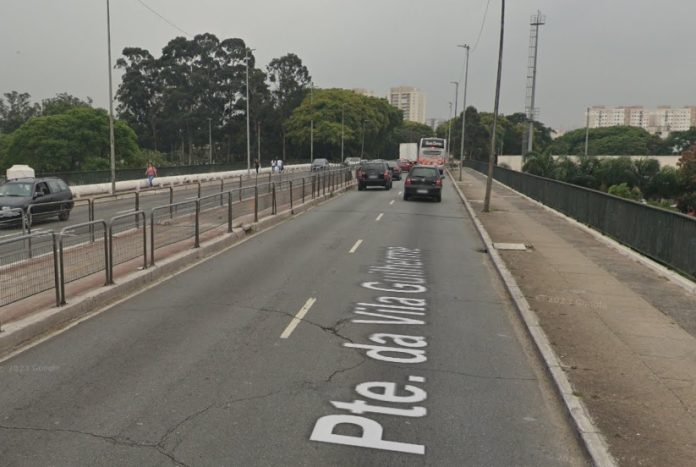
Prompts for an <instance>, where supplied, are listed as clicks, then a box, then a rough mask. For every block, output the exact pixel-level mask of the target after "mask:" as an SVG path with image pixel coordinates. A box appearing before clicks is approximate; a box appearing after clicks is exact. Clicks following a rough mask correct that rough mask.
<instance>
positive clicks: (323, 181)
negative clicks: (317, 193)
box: [321, 172, 326, 196]
mask: <svg viewBox="0 0 696 467" xmlns="http://www.w3.org/2000/svg"><path fill="white" fill-rule="evenodd" d="M323 175H324V180H322V181H321V190H322V192H321V194H322V195H324V196H326V172H324V173H323Z"/></svg>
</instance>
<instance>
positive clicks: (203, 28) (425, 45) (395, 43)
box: [0, 0, 696, 129]
mask: <svg viewBox="0 0 696 467" xmlns="http://www.w3.org/2000/svg"><path fill="white" fill-rule="evenodd" d="M143 1H144V2H145V3H147V4H148V5H149V6H151V7H152V8H153V9H155V10H157V11H158V12H159V13H161V14H162V15H163V16H165V17H166V18H167V19H168V20H170V21H171V22H172V23H174V24H175V25H176V26H178V27H179V28H181V29H183V30H185V31H186V32H188V33H189V34H191V35H195V34H198V33H202V32H211V33H213V34H215V35H217V36H218V38H220V39H224V38H229V37H239V38H242V39H244V40H245V41H247V43H248V45H249V46H250V47H252V48H255V49H256V52H255V54H256V57H257V64H258V65H259V66H261V65H263V66H264V67H265V65H266V64H267V63H268V62H269V61H270V60H271V59H273V58H275V57H279V56H282V55H284V54H286V53H288V52H294V53H296V54H297V55H298V56H299V57H300V58H301V59H302V60H303V61H304V63H305V65H307V67H308V68H309V70H310V73H311V74H312V77H313V79H314V82H315V83H316V85H317V86H319V87H345V88H358V87H359V88H367V89H371V90H373V91H375V92H376V93H378V95H380V96H385V95H386V93H387V91H388V89H389V87H391V86H396V85H402V84H403V85H412V86H416V87H418V88H420V89H422V90H423V91H424V92H425V93H426V96H427V116H428V117H447V116H448V113H449V106H448V102H449V101H452V100H454V86H453V85H451V84H449V82H450V81H453V80H460V79H461V78H463V65H464V50H463V49H461V48H457V47H456V45H457V44H461V43H469V44H471V45H472V46H473V44H474V43H475V41H476V38H477V36H478V33H479V30H480V28H481V24H482V19H483V16H484V10H485V7H486V3H487V1H488V0H428V1H425V0H352V1H346V0H343V1H338V0H256V1H230V0H196V1H191V0H186V1H184V0H143ZM500 3H501V0H490V8H489V11H488V15H487V19H486V22H485V24H484V28H483V32H482V34H481V38H480V42H479V44H478V46H477V48H476V50H474V51H472V54H471V61H470V74H469V91H468V104H469V105H474V106H476V107H477V108H479V109H480V110H487V111H490V110H492V107H493V98H494V90H495V73H496V63H497V45H498V34H499V24H500ZM537 9H540V10H541V12H542V13H543V14H545V15H546V17H547V24H546V25H545V26H542V28H541V32H540V48H539V72H538V84H537V107H538V108H539V109H540V112H541V113H540V119H541V120H542V121H543V122H544V123H546V124H547V125H551V126H552V127H554V128H564V129H569V128H574V127H579V126H583V125H584V109H585V107H587V106H589V105H598V104H607V105H646V106H657V105H662V104H664V105H689V104H696V99H695V98H694V97H693V94H694V87H695V84H696V80H695V79H694V77H695V76H694V75H695V71H696V61H695V60H694V59H693V56H694V53H693V51H692V49H693V47H692V37H693V34H691V29H692V25H693V18H695V17H696V2H694V1H693V0H662V1H660V2H656V1H654V0H508V1H507V11H506V18H505V23H506V30H505V48H504V58H503V81H502V93H501V111H502V112H503V113H506V114H507V113H512V112H516V111H523V110H524V100H525V86H526V72H527V70H526V67H527V54H528V41H529V18H530V16H531V15H532V14H534V13H535V12H536V10H537ZM111 21H112V41H113V45H112V50H113V56H114V61H115V60H116V58H118V56H119V55H120V52H121V50H122V49H123V48H124V47H126V46H138V47H143V48H146V49H148V50H149V51H150V52H151V53H152V54H153V55H155V56H159V54H160V52H161V49H162V47H163V46H164V45H165V44H166V43H167V42H168V41H169V40H170V39H172V38H173V37H175V36H177V35H182V33H181V32H180V31H178V30H177V29H175V28H173V27H172V26H170V25H169V24H167V23H166V22H165V21H163V20H162V19H160V18H158V17H157V16H156V15H154V14H153V13H151V12H150V11H148V10H147V9H146V8H145V7H143V6H142V5H141V4H140V3H139V2H138V0H111ZM0 63H2V67H1V68H0V92H7V91H11V90H17V91H22V92H29V93H30V94H31V95H32V99H33V100H35V101H38V100H40V99H42V98H46V97H51V96H53V95H55V94H56V93H59V92H68V93H71V94H73V95H76V96H79V97H83V98H84V97H86V96H90V97H92V98H93V99H94V101H95V103H96V104H97V105H99V106H102V107H106V106H107V103H108V85H107V59H106V2H105V0H101V1H100V0H0ZM114 79H115V83H114V88H115V87H116V86H117V84H118V83H119V82H120V77H119V76H118V75H115V76H114ZM462 87H463V85H462ZM460 90H461V89H460ZM461 97H462V96H461V93H460V103H459V106H460V107H461Z"/></svg>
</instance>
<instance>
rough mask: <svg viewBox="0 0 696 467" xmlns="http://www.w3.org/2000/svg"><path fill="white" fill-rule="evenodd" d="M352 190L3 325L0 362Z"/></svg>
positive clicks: (238, 230) (328, 195)
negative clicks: (64, 303) (62, 303)
mask: <svg viewBox="0 0 696 467" xmlns="http://www.w3.org/2000/svg"><path fill="white" fill-rule="evenodd" d="M352 187H353V183H350V184H349V185H347V186H345V187H339V188H336V189H334V193H333V195H332V194H331V193H328V192H327V193H326V194H325V195H319V196H318V197H316V198H315V199H310V200H306V201H305V203H303V204H301V205H298V206H294V207H293V210H292V211H291V210H290V209H287V210H285V211H280V212H278V213H277V214H275V215H270V216H267V217H264V218H261V219H259V221H258V222H256V223H252V224H250V225H251V229H248V228H247V229H245V228H236V229H233V232H232V233H227V232H225V234H224V235H222V236H221V237H219V238H218V239H215V240H211V241H209V242H208V243H206V244H203V245H201V247H200V248H196V249H190V250H186V251H183V252H180V253H177V254H175V255H173V256H171V257H169V258H164V259H162V260H159V261H158V262H157V263H156V264H155V265H154V266H151V267H149V268H147V269H143V270H140V271H137V272H133V273H131V274H128V275H127V276H124V277H122V278H120V279H119V280H118V283H116V284H114V285H109V286H105V287H99V288H98V289H95V290H92V291H90V292H88V293H86V294H84V295H82V296H76V297H73V298H71V300H70V302H69V303H68V304H66V305H64V306H62V307H53V308H50V309H47V310H43V311H40V312H37V313H34V314H32V315H31V316H28V317H26V318H23V319H21V320H18V321H13V322H10V323H7V324H4V325H3V327H2V332H0V362H1V361H3V360H6V359H8V358H11V357H12V356H14V355H16V354H17V353H19V352H22V351H24V350H26V349H27V348H30V347H31V346H33V345H37V344H39V343H40V342H42V341H43V340H46V339H48V338H50V337H51V336H52V334H53V333H54V332H56V331H59V330H65V329H69V328H70V327H71V326H73V325H75V324H77V323H79V322H81V321H83V320H85V319H89V318H90V317H92V316H96V315H97V314H99V313H101V312H103V311H106V310H108V309H109V308H111V307H112V306H114V305H116V304H118V303H119V302H120V301H122V300H125V299H126V298H128V297H130V296H132V295H134V294H137V293H141V292H143V291H145V290H147V289H148V288H150V287H153V286H154V285H157V284H159V283H160V282H163V281H165V280H167V279H169V278H170V277H172V276H174V275H176V274H179V273H181V272H184V271H186V270H188V269H190V268H192V267H195V266H197V265H198V264H200V263H202V262H204V261H206V260H207V259H210V258H212V257H214V256H216V255H218V254H220V253H223V252H225V251H227V250H228V249H230V248H232V247H234V246H236V245H238V244H240V243H243V242H244V241H246V240H248V239H250V238H253V237H254V236H256V235H258V234H260V233H263V232H264V231H266V230H269V229H271V228H273V227H275V226H276V225H278V224H281V223H283V222H285V221H286V220H288V219H291V218H293V217H295V216H297V215H299V214H301V213H303V212H305V211H307V210H309V209H310V208H312V207H314V206H317V205H320V204H323V203H324V202H326V201H329V200H331V199H332V198H334V197H335V196H336V195H338V194H341V193H343V192H346V191H348V190H350V189H351V188H352Z"/></svg>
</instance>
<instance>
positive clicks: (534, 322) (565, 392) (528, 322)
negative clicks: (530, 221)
mask: <svg viewBox="0 0 696 467" xmlns="http://www.w3.org/2000/svg"><path fill="white" fill-rule="evenodd" d="M450 176H452V174H451V173H450ZM452 186H453V187H454V189H455V190H456V192H457V194H458V195H459V198H460V199H461V200H462V202H463V203H464V206H465V207H466V210H467V212H468V213H469V217H471V219H472V221H473V222H474V226H475V227H476V230H477V231H478V234H479V237H480V238H481V240H482V241H483V243H484V245H486V248H487V250H488V253H489V255H490V258H491V261H492V262H493V266H494V267H495V269H496V271H497V272H498V276H499V277H500V280H501V281H502V282H503V284H504V285H505V287H506V288H507V290H508V293H509V294H510V297H511V298H512V301H513V302H514V304H515V306H516V307H517V310H518V312H519V316H520V318H521V319H522V321H523V322H524V324H525V326H526V327H527V332H528V333H529V335H530V336H531V338H532V341H533V342H534V344H535V345H536V347H537V349H538V350H539V353H540V354H541V356H542V358H543V360H544V362H545V363H546V367H547V369H548V372H549V374H550V375H551V379H552V380H553V382H554V383H555V384H556V388H557V390H558V393H559V394H560V396H561V400H562V401H563V402H564V404H565V406H566V409H567V410H568V415H569V416H570V417H571V419H572V420H573V422H574V423H575V429H576V430H577V431H578V433H579V435H580V438H581V439H582V441H583V442H584V444H585V448H586V449H587V452H588V453H589V455H590V457H591V458H592V461H593V462H594V465H601V466H603V467H604V466H607V467H616V466H617V465H618V464H617V463H616V460H615V459H614V457H613V456H612V455H611V453H610V452H609V446H608V444H607V442H606V440H605V439H604V434H603V433H602V432H601V431H600V430H599V428H597V426H596V425H595V423H594V420H592V416H591V415H590V412H589V410H588V409H587V407H586V406H585V404H584V403H583V401H582V400H581V399H580V398H579V397H578V396H577V395H575V392H574V390H573V387H572V385H571V384H570V380H569V379H568V375H566V374H565V372H564V371H563V367H562V366H561V362H560V359H559V358H558V356H557V355H556V352H555V350H554V349H553V347H551V344H550V342H549V338H548V336H546V332H544V329H543V328H542V327H541V325H540V324H539V319H538V317H537V314H536V313H535V312H534V310H533V309H532V307H531V306H529V302H527V299H526V298H525V296H524V294H523V293H522V291H521V289H520V288H519V286H518V285H517V281H516V280H515V278H514V277H513V276H512V273H510V270H509V269H508V268H507V265H506V264H505V261H504V260H503V259H502V257H501V256H500V255H499V254H498V252H497V251H496V250H495V248H493V241H492V240H491V237H490V235H489V234H488V231H487V230H486V228H485V227H484V226H483V223H482V222H481V221H480V220H479V218H478V216H477V215H476V212H475V211H474V208H473V207H472V206H471V203H470V202H469V200H468V199H467V198H466V196H464V193H463V192H462V190H461V189H460V188H459V187H458V186H457V184H456V183H453V184H452Z"/></svg>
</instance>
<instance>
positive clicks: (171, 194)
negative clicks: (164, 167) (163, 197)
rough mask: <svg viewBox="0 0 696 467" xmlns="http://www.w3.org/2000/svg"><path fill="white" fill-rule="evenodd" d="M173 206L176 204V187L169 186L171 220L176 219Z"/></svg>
mask: <svg viewBox="0 0 696 467" xmlns="http://www.w3.org/2000/svg"><path fill="white" fill-rule="evenodd" d="M172 204H174V187H173V186H171V185H169V218H170V219H173V218H174V210H173V208H172Z"/></svg>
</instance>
